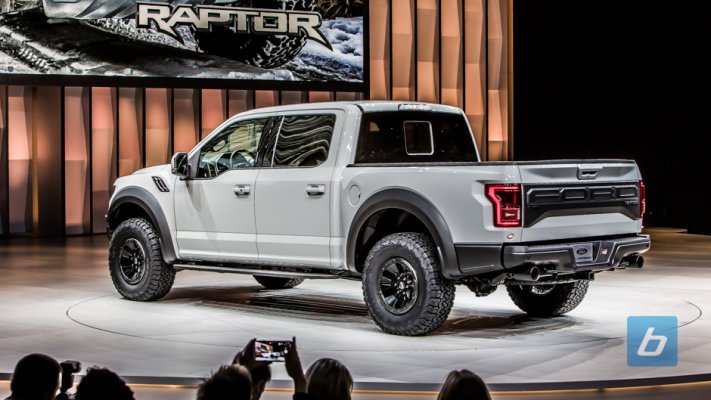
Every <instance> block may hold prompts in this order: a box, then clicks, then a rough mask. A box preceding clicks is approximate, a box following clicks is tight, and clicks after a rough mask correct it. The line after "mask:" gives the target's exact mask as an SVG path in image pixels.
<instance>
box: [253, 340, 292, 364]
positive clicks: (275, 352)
mask: <svg viewBox="0 0 711 400" xmlns="http://www.w3.org/2000/svg"><path fill="white" fill-rule="evenodd" d="M290 345H291V340H267V339H258V340H257V341H255V342H254V359H255V360H256V361H268V362H284V361H286V354H287V353H288V352H289V346H290Z"/></svg>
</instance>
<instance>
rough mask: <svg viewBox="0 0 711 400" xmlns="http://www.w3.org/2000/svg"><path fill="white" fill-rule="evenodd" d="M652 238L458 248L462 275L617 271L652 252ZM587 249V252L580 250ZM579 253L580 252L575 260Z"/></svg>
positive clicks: (627, 237)
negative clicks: (541, 269) (530, 269)
mask: <svg viewBox="0 0 711 400" xmlns="http://www.w3.org/2000/svg"><path fill="white" fill-rule="evenodd" d="M650 246H651V240H650V238H649V235H633V236H626V237H620V238H613V239H595V238H590V239H587V240H586V239H579V240H576V241H570V242H563V243H554V244H526V243H519V244H515V245H514V244H512V245H503V246H502V245H469V244H466V245H455V248H456V250H457V260H458V262H459V269H460V271H461V276H462V277H466V276H474V275H480V274H484V273H490V272H496V271H506V270H511V269H516V268H519V267H522V266H533V265H538V266H546V269H548V270H551V269H554V270H556V271H558V272H561V273H574V272H579V271H596V270H603V269H608V268H617V267H619V266H620V262H621V261H622V259H624V258H625V257H630V256H636V255H639V254H642V253H644V252H646V251H647V250H649V248H650ZM581 249H584V250H581ZM576 252H581V253H583V254H580V253H578V255H577V257H576Z"/></svg>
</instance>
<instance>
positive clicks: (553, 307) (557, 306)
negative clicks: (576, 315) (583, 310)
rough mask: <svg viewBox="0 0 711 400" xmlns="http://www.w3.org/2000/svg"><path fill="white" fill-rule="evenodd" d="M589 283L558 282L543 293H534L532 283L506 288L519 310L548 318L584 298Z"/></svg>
mask: <svg viewBox="0 0 711 400" xmlns="http://www.w3.org/2000/svg"><path fill="white" fill-rule="evenodd" d="M589 285H590V282H589V281H576V282H572V283H560V284H557V285H554V287H553V288H552V289H550V291H548V292H547V293H545V294H537V293H535V292H534V291H535V290H536V289H535V287H534V286H533V285H508V286H507V287H506V290H507V291H508V292H509V297H511V300H513V302H514V304H516V306H517V307H518V308H520V309H521V311H524V312H526V313H527V314H528V315H531V316H533V317H543V318H548V317H555V316H558V315H563V314H565V313H568V312H570V311H572V310H573V309H574V308H575V307H577V306H578V305H579V304H580V303H581V302H582V301H583V298H585V294H586V293H587V292H588V286H589ZM545 286H547V285H542V286H541V287H545Z"/></svg>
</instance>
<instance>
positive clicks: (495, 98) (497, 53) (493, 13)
mask: <svg viewBox="0 0 711 400" xmlns="http://www.w3.org/2000/svg"><path fill="white" fill-rule="evenodd" d="M488 1H489V3H488V18H489V19H488V35H487V39H488V45H487V48H488V57H487V58H488V61H489V62H488V68H487V70H488V87H489V90H488V99H487V104H488V110H487V116H488V133H489V138H488V141H489V143H488V146H489V148H488V153H487V154H488V157H489V159H490V160H506V159H508V139H509V115H508V107H509V98H508V54H507V53H508V50H507V41H508V37H507V22H508V10H507V9H508V3H507V1H506V0H488Z"/></svg>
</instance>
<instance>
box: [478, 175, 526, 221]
mask: <svg viewBox="0 0 711 400" xmlns="http://www.w3.org/2000/svg"><path fill="white" fill-rule="evenodd" d="M486 197H487V198H488V199H489V200H490V201H491V204H493V205H494V225H495V226H501V227H516V226H521V185H502V184H492V185H486Z"/></svg>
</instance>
